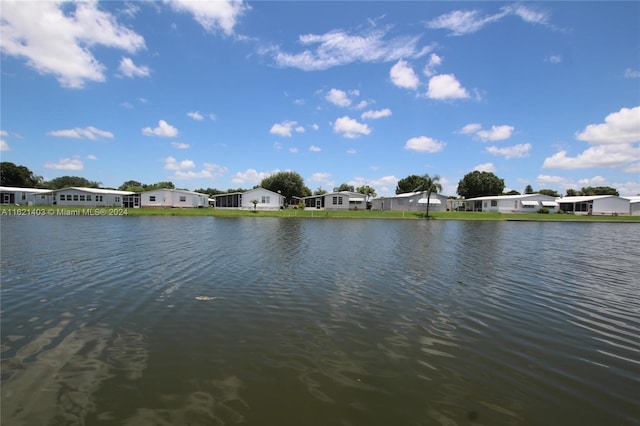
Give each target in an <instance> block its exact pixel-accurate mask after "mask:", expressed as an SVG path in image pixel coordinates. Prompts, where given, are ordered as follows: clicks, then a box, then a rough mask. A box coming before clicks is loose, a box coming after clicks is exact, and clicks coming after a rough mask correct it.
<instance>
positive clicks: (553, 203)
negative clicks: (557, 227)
mask: <svg viewBox="0 0 640 426" xmlns="http://www.w3.org/2000/svg"><path fill="white" fill-rule="evenodd" d="M542 205H543V206H545V207H558V203H556V202H555V201H543V202H542Z"/></svg>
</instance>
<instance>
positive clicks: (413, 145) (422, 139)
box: [404, 136, 446, 153]
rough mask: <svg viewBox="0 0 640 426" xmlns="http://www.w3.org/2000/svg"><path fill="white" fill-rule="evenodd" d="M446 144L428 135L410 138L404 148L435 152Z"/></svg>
mask: <svg viewBox="0 0 640 426" xmlns="http://www.w3.org/2000/svg"><path fill="white" fill-rule="evenodd" d="M445 145H446V143H444V142H440V141H437V140H435V139H432V138H429V137H427V136H419V137H415V138H411V139H409V140H408V141H407V142H406V143H405V145H404V148H405V149H408V150H410V151H418V152H429V153H434V152H439V151H442V150H443V149H444V147H445Z"/></svg>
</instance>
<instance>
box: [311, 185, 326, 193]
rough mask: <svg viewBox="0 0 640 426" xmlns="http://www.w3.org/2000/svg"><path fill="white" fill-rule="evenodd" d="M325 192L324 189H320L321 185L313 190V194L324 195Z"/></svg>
mask: <svg viewBox="0 0 640 426" xmlns="http://www.w3.org/2000/svg"><path fill="white" fill-rule="evenodd" d="M326 193H327V190H326V189H322V187H321V186H319V187H318V189H316V190H315V191H313V195H324V194H326Z"/></svg>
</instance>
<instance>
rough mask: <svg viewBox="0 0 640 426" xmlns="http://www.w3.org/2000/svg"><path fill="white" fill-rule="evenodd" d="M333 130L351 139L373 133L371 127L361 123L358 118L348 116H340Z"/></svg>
mask: <svg viewBox="0 0 640 426" xmlns="http://www.w3.org/2000/svg"><path fill="white" fill-rule="evenodd" d="M333 131H334V132H336V133H341V134H342V136H344V137H345V138H349V139H354V138H357V137H359V136H361V135H368V134H369V133H371V129H369V126H367V125H366V124H364V123H360V122H358V121H357V120H355V119H353V118H350V117H348V116H346V115H345V116H344V117H340V118H338V119H337V120H336V121H335V123H334V124H333Z"/></svg>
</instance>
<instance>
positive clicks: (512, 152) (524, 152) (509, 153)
mask: <svg viewBox="0 0 640 426" xmlns="http://www.w3.org/2000/svg"><path fill="white" fill-rule="evenodd" d="M529 151H531V144H530V143H521V144H518V145H513V146H507V147H504V148H498V147H497V146H489V147H487V152H488V153H490V154H493V155H503V156H504V157H505V158H507V159H509V158H525V157H528V156H529Z"/></svg>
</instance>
